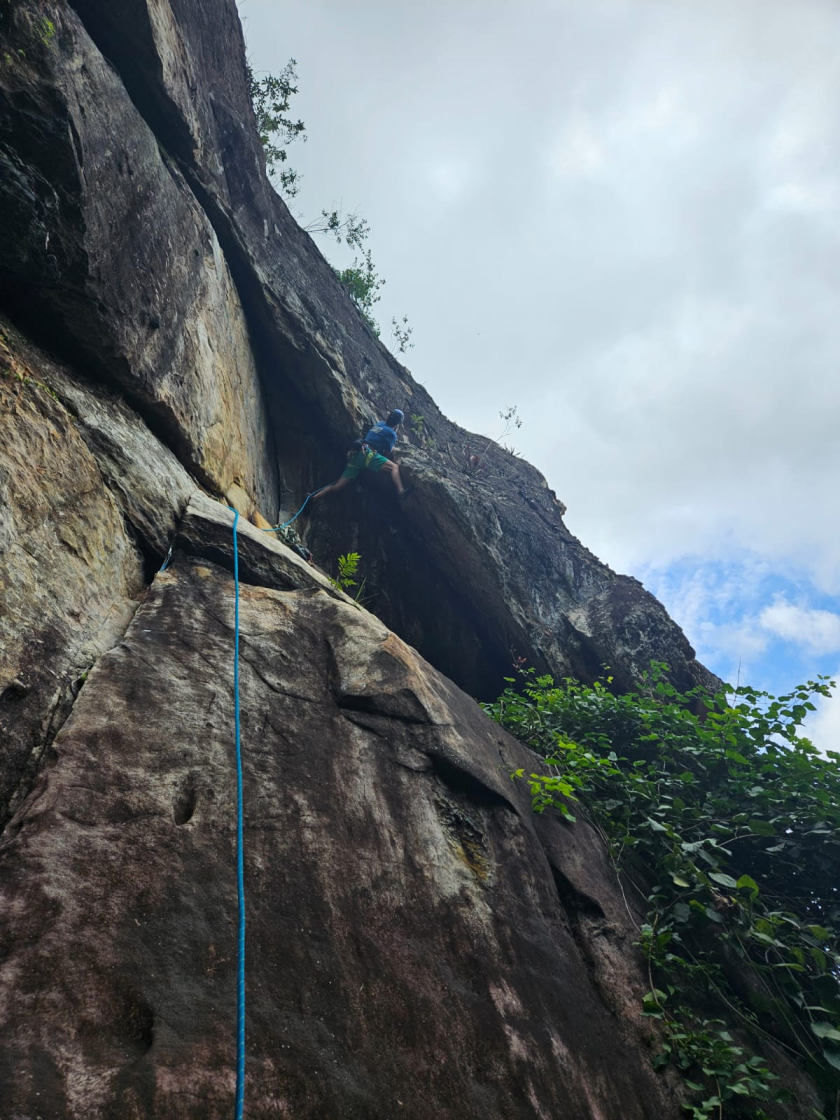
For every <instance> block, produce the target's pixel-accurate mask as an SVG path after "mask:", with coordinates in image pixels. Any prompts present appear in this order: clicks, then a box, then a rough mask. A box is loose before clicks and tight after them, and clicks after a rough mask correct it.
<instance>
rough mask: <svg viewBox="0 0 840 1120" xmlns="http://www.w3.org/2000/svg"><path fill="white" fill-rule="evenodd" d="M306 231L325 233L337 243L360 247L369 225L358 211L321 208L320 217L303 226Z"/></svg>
mask: <svg viewBox="0 0 840 1120" xmlns="http://www.w3.org/2000/svg"><path fill="white" fill-rule="evenodd" d="M303 228H304V229H305V230H306V232H307V233H326V234H329V235H330V236H332V237H334V238H335V239H336V241H337V242H338V243H339V245H341V244H344V245H349V246H351V247H354V246H355V248H357V249H361V247H362V245H363V244H364V242H365V241H366V240H367V238H368V234H369V233H370V226H369V225H368V223H367V220H366V219H365V218H362V217H360V216H359V213H358V211H355V210H354V211H352V213H350V214H345V213H344V211H343V210H342V209H340V208H339V209H338V210H322V211H321V217H320V218H316V219H315V221H314V222H310V223H309V225H306V226H304V227H303Z"/></svg>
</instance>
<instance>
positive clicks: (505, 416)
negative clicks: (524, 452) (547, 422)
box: [460, 404, 522, 477]
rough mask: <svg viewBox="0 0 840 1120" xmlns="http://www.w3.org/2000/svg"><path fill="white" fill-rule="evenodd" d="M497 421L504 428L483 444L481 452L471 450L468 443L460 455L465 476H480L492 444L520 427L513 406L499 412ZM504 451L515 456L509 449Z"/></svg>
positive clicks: (519, 418) (519, 420) (517, 415)
mask: <svg viewBox="0 0 840 1120" xmlns="http://www.w3.org/2000/svg"><path fill="white" fill-rule="evenodd" d="M499 419H501V420H504V423H505V426H504V428H503V429H502V431H501V433H500V434H499V435H498V436H495V437H493V436H491V437H490V438H489V439H488V440H487V443H485V445H484V447H483V448H482V449H481V451H475V450H473V447H472V445H471V444H470V443H467V445H466V447H465V448H464V450H463V452H462V454H461V464H460V465H461V466H462V467H463V470H464V473H465V474H468V475H470V476H471V477H475V476H476V475H478V474H480V473H481V472H482V471H483V470H484V460H485V458H486V457H487V452H488V451H489V450H490V447H491V445H492V444H494V443H499V441H500V440H503V439H504V438H505V436H507V435H510V433H511V432H512V431H513V430H514V429H515V428H521V427H522V418H521V417H520V416H519V412H518V409H517V406H516V405H515V404H514V405H511V406H510V408H506V409H504V410H503V411H502V412H500V413H499ZM504 450H505V451H507V452H508V453H509V454H511V455H516V452H515V451H514V450H513V448H511V447H505V448H504Z"/></svg>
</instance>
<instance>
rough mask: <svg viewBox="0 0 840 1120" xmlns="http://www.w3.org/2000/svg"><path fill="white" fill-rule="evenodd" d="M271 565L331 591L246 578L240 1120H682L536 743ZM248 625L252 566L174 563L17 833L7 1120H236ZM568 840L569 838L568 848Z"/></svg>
mask: <svg viewBox="0 0 840 1120" xmlns="http://www.w3.org/2000/svg"><path fill="white" fill-rule="evenodd" d="M191 516H192V518H193V520H194V522H195V523H196V524H197V523H199V522H200V520H201V517H200V514H199V513H198V512H197V510H196V509H194V510H193V512H192V514H191ZM224 519H227V522H228V532H229V529H230V523H231V521H232V517H231V515H230V514H229V513H227V511H223V510H217V512H216V513H215V514H212V522H208V523H207V533H208V536H212V534H213V532H214V531H215V530H214V527H213V523H216V524H218V523H220V522H221V521H223V520H224ZM250 543H251V547H252V549H253V548H258V547H265V546H264V545H263V544H262V543H261V542H258V541H256V540H254V541H252V542H250ZM270 551H271V559H270V560H267V562H272V563H275V564H276V565H278V569H277V570H278V571H279V570H280V568H281V567H282V565H283V563H284V562H285V563H286V564H287V567H288V569H289V570H290V571H292V572H295V573H297V572H300V574H301V576H302V577H305V578H306V580H307V581H308V586H306V587H301V588H299V589H295V590H289V591H272V590H268V589H265V588H260V587H253V586H247V585H245V586H243V587H242V600H241V627H242V645H241V651H242V664H241V681H242V712H243V715H242V720H243V744H244V766H245V805H246V812H245V836H246V853H247V855H246V868H247V870H246V893H247V900H248V902H247V912H248V925H247V929H248V935H247V945H248V956H247V962H248V963H247V976H248V1019H247V1031H248V1033H247V1049H248V1082H247V1085H248V1088H247V1105H246V1110H247V1114H248V1115H249V1116H253V1117H268V1116H288V1117H294V1118H296V1120H297V1118H303V1117H313V1118H314V1117H318V1118H322V1117H336V1118H338V1117H342V1118H344V1117H347V1118H349V1117H370V1118H373V1117H377V1118H378V1117H398V1116H405V1117H418V1118H420V1117H423V1118H426V1117H428V1118H432V1117H434V1118H436V1120H437V1118H441V1117H451V1118H453V1120H455V1118H458V1120H467V1118H469V1117H487V1116H498V1117H502V1116H504V1117H511V1118H513V1117H558V1116H563V1117H567V1118H568V1120H577V1118H580V1120H589V1118H592V1117H603V1118H605V1120H607V1118H608V1120H619V1118H622V1120H633V1118H639V1120H642V1118H646V1117H649V1116H651V1115H652V1114H657V1115H660V1116H663V1117H668V1116H674V1117H676V1116H678V1115H679V1109H678V1107H677V1106H676V1105H675V1103H674V1101H673V1100H672V1099H671V1097H670V1095H669V1094H668V1091H667V1089H666V1087H665V1083H663V1082H662V1080H661V1079H659V1078H657V1077H656V1076H655V1075H654V1074H653V1073H652V1072H651V1071H650V1069H649V1067H648V1066H647V1065H646V1064H645V1063H644V1062H640V1061H639V1056H638V1047H639V1044H640V1041H641V1040H642V1038H643V1036H644V1032H645V1029H646V1028H645V1027H644V1026H643V1025H642V1024H641V1023H640V1022H639V1021H638V1016H637V1018H636V1020H635V1021H634V1019H633V1018H632V1017H631V1016H629V1015H628V1016H624V1017H623V1016H622V1013H621V1009H618V1011H619V1013H618V1014H617V1013H616V1009H614V1008H611V1007H609V1006H605V1003H604V998H603V991H602V986H603V978H602V980H601V981H600V982H596V981H595V980H594V979H593V975H592V972H591V968H590V964H589V963H588V962H587V960H586V959H585V958H584V957H583V956H582V955H581V949H580V947H579V946H578V945H577V944H576V942H575V938H574V926H573V922H574V913H570V911H569V909H567V906H566V905H564V901H563V898H562V897H561V895H559V894H558V889H557V886H556V885H555V879H554V876H555V875H556V874H558V872H557V871H556V870H555V871H554V872H553V870H552V866H551V864H550V863H549V860H548V859H547V858H546V855H545V852H544V850H543V847H542V846H541V843H540V841H539V839H538V837H537V834H536V832H535V828H534V822H533V817H532V814H531V811H530V808H529V806H528V801H527V796H525V797H523V795H522V793H521V792H520V791H519V789H518V787H516V786H514V785H513V784H512V783H511V782H510V780H509V778H508V774H509V772H510V770H511V769H512V768H513V767H515V766H516V765H526V766H527V765H529V764H530V762H529V758H528V752H527V751H525V750H524V748H521V747H520V746H519V745H518V744H517V743H515V742H514V741H513V740H511V739H510V738H509V737H508V736H507V735H505V734H504V733H503V732H501V731H500V730H499V729H498V728H497V727H496V726H495V725H494V724H492V723H491V722H490V721H489V720H488V719H486V717H484V716H483V714H482V713H481V712H480V711H479V709H478V708H477V706H476V705H475V704H474V703H473V702H472V701H470V700H469V699H467V697H466V696H464V695H463V694H462V693H460V692H459V691H458V690H457V689H456V688H454V687H453V686H452V685H451V684H449V683H448V682H447V681H446V680H445V679H444V678H442V677H441V676H440V675H439V674H438V673H436V672H435V671H434V670H433V669H432V668H431V667H430V666H428V665H427V664H425V663H424V662H423V660H422V659H421V658H420V657H418V655H417V654H416V653H415V652H414V651H413V650H411V649H410V648H409V647H407V646H406V645H405V644H404V643H403V642H402V641H400V639H398V638H397V637H396V636H395V635H394V634H393V633H390V632H389V631H388V630H387V629H386V628H385V627H384V626H382V624H381V623H379V622H378V621H376V620H375V619H373V618H372V617H371V616H370V615H368V614H367V613H366V612H363V611H360V610H359V609H358V608H357V607H355V606H354V605H352V604H351V603H349V602H346V601H341V600H340V599H338V598H334V597H332V596H331V595H329V594H327V593H326V592H325V591H324V589H323V588H322V587H321V586H319V583H318V578H319V577H318V576H317V574H315V573H311V572H307V571H306V570H305V565H303V566H301V568H300V569H298V567H297V564H296V558H294V557H293V556H292V554H291V553H289V552H288V550H285V549H284V548H283V546H282V545H276V546H274V548H273V549H271V550H270ZM284 557H285V560H284ZM295 578H297V577H295ZM232 628H233V583H232V579H231V577H230V575H229V573H227V572H226V571H224V570H223V569H221V568H219V567H216V566H214V565H212V564H209V563H208V562H206V561H203V560H201V559H200V558H188V557H186V556H184V555H183V554H182V553H176V556H175V560H174V565H173V567H171V568H170V569H168V570H167V571H166V572H165V573H162V574H161V575H158V576H157V577H156V579H155V581H154V583H153V585H152V588H151V590H150V592H149V594H148V596H147V598H146V599H145V601H144V603H143V604H142V605H141V606H140V607H139V609H138V611H137V613H136V615H135V617H134V620H133V622H132V624H131V626H130V627H129V629H128V631H127V632H126V634H125V637H124V639H123V640H122V641H121V642H120V643H119V644H118V645H117V646H116V647H115V648H114V649H112V650H111V651H110V652H108V653H106V654H104V656H102V657H101V658H100V660H99V662H98V664H97V665H96V667H95V668H94V669H93V670H92V671H91V673H90V676H89V678H88V680H87V682H86V683H85V685H84V687H83V689H82V691H81V693H80V695H79V698H78V700H77V701H76V704H75V707H74V709H73V712H72V714H71V715H70V717H69V719H68V720H67V722H66V724H65V725H64V727H63V728H62V730H61V732H60V733H59V735H58V736H57V738H56V740H55V743H54V744H53V749H52V751H51V752H50V753H51V757H50V761H49V763H48V764H47V766H46V767H45V768H44V769H43V771H42V773H41V774H40V776H39V778H38V783H37V786H36V788H35V789H34V791H33V793H32V795H31V796H30V798H29V800H28V801H27V803H26V804H25V806H24V807H23V808H22V809H21V811H20V812H19V813H18V814H17V816H16V817H15V818H14V820H13V821H12V823H11V824H10V826H9V828H8V829H7V831H6V837H5V841H4V844H3V847H2V851H1V852H0V872H1V874H0V896H2V905H0V913H2V934H0V962H2V964H0V1024H2V1026H0V1055H2V1057H0V1098H1V1099H2V1100H3V1101H4V1109H7V1110H9V1115H14V1116H16V1117H20V1118H21V1120H22V1118H23V1117H34V1116H35V1115H40V1116H42V1117H43V1118H44V1120H48V1118H49V1120H53V1118H54V1117H55V1118H57V1117H61V1118H64V1117H66V1118H68V1120H70V1118H73V1120H75V1118H79V1120H82V1118H84V1120H95V1118H99V1117H114V1118H117V1117H119V1118H120V1120H122V1118H129V1117H170V1116H172V1117H174V1116H178V1117H185V1118H186V1117H195V1118H197V1120H198V1118H201V1120H209V1118H214V1117H227V1116H228V1115H229V1114H230V1109H231V1093H232V1086H233V1076H234V1033H235V1032H234V1021H235V1008H236V998H235V987H236V985H235V961H234V945H235V937H234V925H235V884H234V859H233V852H234V823H235V822H234V803H235V787H234V783H235V769H234V766H233V759H232V720H233V709H232V690H231V659H232V653H233V632H232ZM546 827H548V828H549V829H554V830H555V831H556V832H557V833H558V837H559V839H558V843H559V845H560V847H562V843H563V841H562V836H560V835H559V834H562V833H565V832H566V831H568V830H567V829H565V828H564V827H563V826H562V825H560V824H559V823H558V822H552V823H546ZM592 841H593V846H592V848H591V850H590V853H589V859H588V866H587V869H586V875H587V881H586V882H585V884H584V887H583V889H581V887H579V886H578V887H576V886H575V885H574V878H575V870H574V866H573V864H572V865H570V867H568V868H566V870H565V871H564V872H561V873H562V876H563V883H564V885H565V891H566V893H567V895H568V894H571V895H574V897H575V898H576V899H577V902H576V904H575V905H576V906H578V907H579V906H580V905H581V900H582V901H583V903H584V904H585V905H586V906H588V907H589V908H590V910H592V911H594V912H596V913H599V914H600V915H601V928H600V936H601V938H602V939H603V940H604V943H605V944H609V945H610V947H611V949H612V951H613V954H614V959H613V961H612V964H611V969H612V975H611V976H610V984H611V985H612V986H613V988H614V989H615V990H616V991H619V990H621V989H624V988H628V989H630V990H631V991H636V992H637V994H638V991H640V990H641V987H640V986H641V982H642V976H641V972H640V969H639V963H638V961H637V959H636V956H635V950H633V949H632V947H631V942H632V939H633V938H632V928H627V925H626V922H625V925H624V927H623V926H622V924H621V921H620V913H619V911H618V909H617V908H616V915H617V918H616V919H613V920H608V919H607V918H606V915H605V909H604V908H605V907H607V908H609V907H610V906H611V905H612V898H613V896H614V895H615V888H614V887H613V885H612V883H611V881H610V875H609V872H608V868H607V862H606V860H605V858H604V856H603V854H602V853H601V852H600V850H599V847H598V845H597V842H596V841H595V838H594V836H593V837H592ZM569 876H571V878H569ZM599 894H600V895H601V897H599ZM572 909H574V907H573V908H572ZM596 951H597V950H596Z"/></svg>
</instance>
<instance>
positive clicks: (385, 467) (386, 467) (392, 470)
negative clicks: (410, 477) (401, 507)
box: [380, 459, 405, 497]
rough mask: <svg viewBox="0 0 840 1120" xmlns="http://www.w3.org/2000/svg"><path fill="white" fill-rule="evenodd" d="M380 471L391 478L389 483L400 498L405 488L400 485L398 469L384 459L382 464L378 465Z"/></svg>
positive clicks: (395, 465) (394, 464) (400, 479)
mask: <svg viewBox="0 0 840 1120" xmlns="http://www.w3.org/2000/svg"><path fill="white" fill-rule="evenodd" d="M380 470H382V471H383V472H384V473H385V474H389V475H390V476H391V481H392V482H393V484H394V486H395V487H396V489H397V494H398V495H399V496H400V497H402V495H403V494H404V493H405V487H404V486H403V484H402V478H400V468H399V467H398V466H397V464H396V463H392V462H391V461H390V460H389V459H386V460H385V462H384V463H381V464H380Z"/></svg>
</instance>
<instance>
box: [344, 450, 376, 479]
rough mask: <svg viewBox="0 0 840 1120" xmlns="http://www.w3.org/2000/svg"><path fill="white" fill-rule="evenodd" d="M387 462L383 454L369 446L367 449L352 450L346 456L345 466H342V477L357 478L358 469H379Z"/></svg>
mask: <svg viewBox="0 0 840 1120" xmlns="http://www.w3.org/2000/svg"><path fill="white" fill-rule="evenodd" d="M387 462H388V460H387V459H386V458H385V456H384V455H380V454H379V452H378V451H374V450H373V448H369V449H368V450H367V451H354V452H353V453H352V455H348V457H347V466H346V467H345V468H344V471H343V472H342V475H341V477H342V478H358V475H359V471H381V470H382V468H383V466H384V465H385V464H386V463H387Z"/></svg>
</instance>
